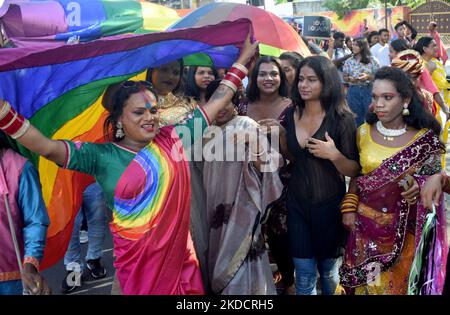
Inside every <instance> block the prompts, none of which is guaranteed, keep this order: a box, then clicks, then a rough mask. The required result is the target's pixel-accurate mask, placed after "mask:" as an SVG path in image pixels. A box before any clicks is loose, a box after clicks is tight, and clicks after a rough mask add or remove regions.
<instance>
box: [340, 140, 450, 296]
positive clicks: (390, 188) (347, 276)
mask: <svg viewBox="0 0 450 315" xmlns="http://www.w3.org/2000/svg"><path fill="white" fill-rule="evenodd" d="M440 156H441V155H440V143H439V139H438V138H437V137H435V136H434V133H433V132H432V131H428V132H426V133H425V134H424V135H423V136H421V137H419V138H418V139H417V140H415V141H414V142H413V143H412V144H411V145H410V146H408V147H407V148H405V149H403V150H401V151H400V152H398V153H397V154H395V155H394V156H392V157H391V158H389V159H387V160H385V161H384V162H383V163H382V164H381V165H380V166H379V167H378V168H377V169H375V170H374V171H372V172H371V173H369V174H367V175H365V176H361V177H360V178H358V187H359V190H360V192H359V205H358V212H357V221H358V224H357V227H356V229H355V230H354V231H352V232H351V233H350V235H349V238H348V242H347V246H346V249H345V256H344V263H343V264H342V267H341V269H340V275H341V283H342V285H343V286H345V287H348V288H354V287H358V286H362V285H367V284H368V283H369V282H371V280H372V279H373V277H374V276H376V275H377V274H379V273H380V272H383V271H386V270H388V269H389V268H391V267H392V266H393V265H394V264H395V263H396V262H397V259H398V258H399V256H400V254H401V252H402V249H403V245H404V241H405V236H406V233H407V232H409V233H412V234H414V235H415V236H416V246H417V244H418V241H417V239H418V238H420V235H421V233H422V226H423V222H424V218H425V216H426V214H427V213H428V210H427V209H425V208H424V207H423V206H422V205H421V203H420V202H419V203H418V204H417V205H414V206H408V204H407V203H406V201H405V199H404V198H403V197H402V196H401V195H400V194H401V193H402V192H403V190H402V188H400V186H399V185H398V182H399V180H401V179H402V178H403V177H404V175H405V174H407V173H412V172H414V173H415V174H414V177H415V178H416V180H417V182H418V184H419V185H423V183H424V182H425V179H426V177H427V176H429V175H432V174H434V173H437V172H439V171H440V169H439V165H440ZM437 213H438V222H440V224H441V228H442V224H443V223H444V224H445V220H444V221H442V220H443V219H445V218H444V217H443V213H444V209H443V208H442V207H441V208H439V209H437ZM436 243H439V244H440V245H439V246H441V247H440V249H439V252H440V253H441V254H440V256H441V257H443V256H444V254H445V252H446V249H445V248H446V245H445V243H446V237H445V226H444V229H442V231H440V232H438V239H437V242H436ZM445 256H446V255H445ZM444 259H445V258H441V263H442V266H438V265H437V264H435V265H434V266H435V267H434V270H432V272H433V273H434V274H435V275H436V276H437V277H436V279H438V278H439V280H438V281H437V284H436V288H435V291H436V292H437V291H439V290H440V291H442V288H443V279H444V278H445V261H443V260H444Z"/></svg>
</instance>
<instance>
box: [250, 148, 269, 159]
mask: <svg viewBox="0 0 450 315" xmlns="http://www.w3.org/2000/svg"><path fill="white" fill-rule="evenodd" d="M249 152H250V154H251V155H252V156H254V157H259V156H261V155H263V154H264V153H266V149H265V148H263V149H262V151H261V152H258V153H254V152H253V151H252V150H249Z"/></svg>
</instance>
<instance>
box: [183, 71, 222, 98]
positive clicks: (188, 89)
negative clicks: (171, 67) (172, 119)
mask: <svg viewBox="0 0 450 315" xmlns="http://www.w3.org/2000/svg"><path fill="white" fill-rule="evenodd" d="M199 67H204V68H210V69H211V70H212V72H213V74H214V80H216V79H217V78H218V77H219V73H218V72H217V69H216V68H215V67H209V66H190V67H189V70H188V72H187V75H186V82H185V85H186V86H185V88H184V96H188V97H193V98H194V99H195V100H196V101H200V90H199V88H198V86H197V83H195V73H196V72H197V69H198V68H199Z"/></svg>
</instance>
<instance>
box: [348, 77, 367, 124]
mask: <svg viewBox="0 0 450 315" xmlns="http://www.w3.org/2000/svg"><path fill="white" fill-rule="evenodd" d="M347 103H348V106H350V109H351V110H352V112H353V113H355V114H356V118H355V122H356V127H359V126H361V125H362V124H363V123H364V122H365V121H366V114H367V111H368V109H369V105H370V104H371V103H372V85H371V84H370V85H350V87H349V88H348V91H347Z"/></svg>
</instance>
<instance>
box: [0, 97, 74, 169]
mask: <svg viewBox="0 0 450 315" xmlns="http://www.w3.org/2000/svg"><path fill="white" fill-rule="evenodd" d="M0 103H1V104H2V106H1V109H0V129H1V130H3V131H4V132H5V133H6V134H8V135H9V136H11V137H12V138H13V139H16V140H17V141H18V142H19V143H20V144H22V145H23V146H24V147H26V148H27V149H29V150H30V151H33V152H34V153H37V154H39V155H41V156H43V157H45V158H46V159H48V160H51V161H53V162H55V163H56V164H58V165H63V164H64V161H65V160H66V148H65V145H64V143H63V142H62V141H54V140H51V139H49V138H47V137H46V136H44V135H43V134H42V133H40V131H39V130H37V129H36V128H35V127H34V126H32V125H31V124H30V122H29V121H28V120H27V119H26V118H24V117H23V116H22V115H20V114H19V113H17V112H16V110H15V109H14V108H12V107H11V105H10V104H9V103H8V102H6V101H4V100H0Z"/></svg>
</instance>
